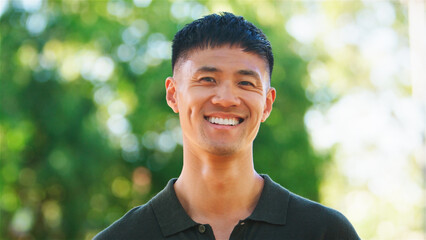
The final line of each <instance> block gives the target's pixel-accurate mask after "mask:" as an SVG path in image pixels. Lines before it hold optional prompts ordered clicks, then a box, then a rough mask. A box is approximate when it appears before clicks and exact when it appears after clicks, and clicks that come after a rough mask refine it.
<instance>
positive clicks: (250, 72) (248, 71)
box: [237, 70, 260, 80]
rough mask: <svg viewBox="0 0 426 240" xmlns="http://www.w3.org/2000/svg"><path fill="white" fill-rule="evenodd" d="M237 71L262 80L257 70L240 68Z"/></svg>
mask: <svg viewBox="0 0 426 240" xmlns="http://www.w3.org/2000/svg"><path fill="white" fill-rule="evenodd" d="M237 73H238V74H240V75H245V76H250V77H254V78H256V79H257V80H260V76H259V74H258V73H257V72H255V71H252V70H239V71H238V72H237Z"/></svg>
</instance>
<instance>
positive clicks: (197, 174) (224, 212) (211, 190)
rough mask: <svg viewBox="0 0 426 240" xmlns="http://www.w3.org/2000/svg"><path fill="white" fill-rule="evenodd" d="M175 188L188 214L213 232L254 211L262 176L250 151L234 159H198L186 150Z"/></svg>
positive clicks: (208, 157) (232, 224)
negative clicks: (255, 168)
mask: <svg viewBox="0 0 426 240" xmlns="http://www.w3.org/2000/svg"><path fill="white" fill-rule="evenodd" d="M184 152H185V150H184ZM201 156H202V155H201ZM174 188H175V191H176V195H177V197H178V199H179V201H180V202H181V204H182V206H183V208H184V209H185V211H186V212H187V213H188V215H189V216H190V217H191V218H192V219H193V220H194V221H196V222H198V223H202V224H210V225H212V227H213V230H214V231H215V235H216V234H218V232H219V229H220V228H221V227H220V225H221V224H223V228H226V227H228V228H230V229H231V231H232V229H233V227H234V226H235V225H236V224H237V223H238V221H239V220H242V219H245V218H247V217H248V216H249V215H250V214H251V213H252V212H253V210H254V208H255V207H256V204H257V202H258V200H259V197H260V194H261V192H262V189H263V178H262V177H261V176H260V175H259V174H257V173H256V172H255V170H254V167H253V160H252V154H251V152H249V153H248V154H240V155H239V157H234V158H232V156H230V157H223V156H221V157H217V156H216V157H215V156H209V155H204V158H201V157H200V154H193V153H189V152H187V151H186V152H185V153H184V165H183V169H182V173H181V175H180V176H179V178H178V180H177V181H176V183H175V185H174ZM215 228H216V230H215ZM228 230H229V229H228ZM229 234H230V232H229Z"/></svg>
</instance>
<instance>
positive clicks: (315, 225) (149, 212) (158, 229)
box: [94, 175, 359, 240]
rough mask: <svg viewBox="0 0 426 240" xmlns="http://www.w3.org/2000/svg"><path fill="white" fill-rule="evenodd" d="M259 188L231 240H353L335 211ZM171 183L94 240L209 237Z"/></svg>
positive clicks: (269, 186)
mask: <svg viewBox="0 0 426 240" xmlns="http://www.w3.org/2000/svg"><path fill="white" fill-rule="evenodd" d="M262 177H263V178H264V179H265V185H264V187H263V190H262V194H261V196H260V198H259V202H258V203H257V205H256V208H255V209H254V211H253V213H252V214H251V215H250V216H249V217H248V218H246V219H242V220H240V221H239V223H238V224H237V225H236V226H235V227H234V230H233V231H232V234H231V237H230V239H231V240H234V239H238V240H241V239H247V240H249V239H260V240H274V239H283V240H284V239H288V240H302V239H303V240H308V239H311V240H321V239H323V240H359V237H358V235H357V233H356V232H355V230H354V228H353V227H352V225H351V224H350V222H349V221H348V220H347V219H346V218H345V217H344V216H343V215H342V214H341V213H339V212H337V211H336V210H333V209H330V208H327V207H324V206H322V205H320V204H318V203H316V202H312V201H310V200H307V199H305V198H302V197H300V196H298V195H296V194H294V193H291V192H290V191H288V190H287V189H285V188H283V187H281V186H280V185H278V184H277V183H275V182H274V181H272V180H271V179H270V178H269V176H267V175H262ZM175 181H176V179H172V180H170V181H169V183H168V184H167V186H166V187H165V188H164V189H163V190H162V191H161V192H160V193H158V194H157V195H156V196H155V197H154V198H153V199H151V200H150V201H149V202H148V203H146V204H144V205H142V206H139V207H136V208H133V209H132V210H130V211H129V212H128V213H127V214H126V215H124V216H123V217H122V218H120V219H119V220H117V221H116V222H114V223H113V224H112V225H111V226H109V227H108V228H106V229H105V230H104V231H102V232H100V233H99V234H98V235H97V236H96V237H95V238H94V239H95V240H106V239H108V240H110V239H125V240H131V239H147V240H156V239H188V240H189V239H214V235H213V231H212V228H211V227H210V225H208V224H199V223H196V222H194V221H193V220H192V219H191V218H190V217H189V216H188V214H187V213H186V212H185V210H184V209H183V207H182V205H181V204H180V202H179V200H178V198H177V197H176V193H175V190H174V187H173V184H174V182H175Z"/></svg>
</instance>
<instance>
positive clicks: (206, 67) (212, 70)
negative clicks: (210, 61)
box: [196, 66, 221, 73]
mask: <svg viewBox="0 0 426 240" xmlns="http://www.w3.org/2000/svg"><path fill="white" fill-rule="evenodd" d="M200 72H221V70H219V69H217V68H215V67H210V66H202V67H200V68H199V69H197V71H196V73H200Z"/></svg>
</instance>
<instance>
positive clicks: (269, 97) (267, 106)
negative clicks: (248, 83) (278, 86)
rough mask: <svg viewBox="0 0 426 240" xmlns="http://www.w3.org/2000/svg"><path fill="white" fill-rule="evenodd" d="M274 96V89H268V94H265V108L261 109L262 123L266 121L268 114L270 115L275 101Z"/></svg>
mask: <svg viewBox="0 0 426 240" xmlns="http://www.w3.org/2000/svg"><path fill="white" fill-rule="evenodd" d="M276 94H277V93H276V90H275V88H273V87H270V88H269V90H268V93H267V94H266V104H265V108H264V109H263V115H262V122H264V121H266V119H267V118H268V117H269V114H271V111H272V104H273V103H274V101H275V97H276Z"/></svg>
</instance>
